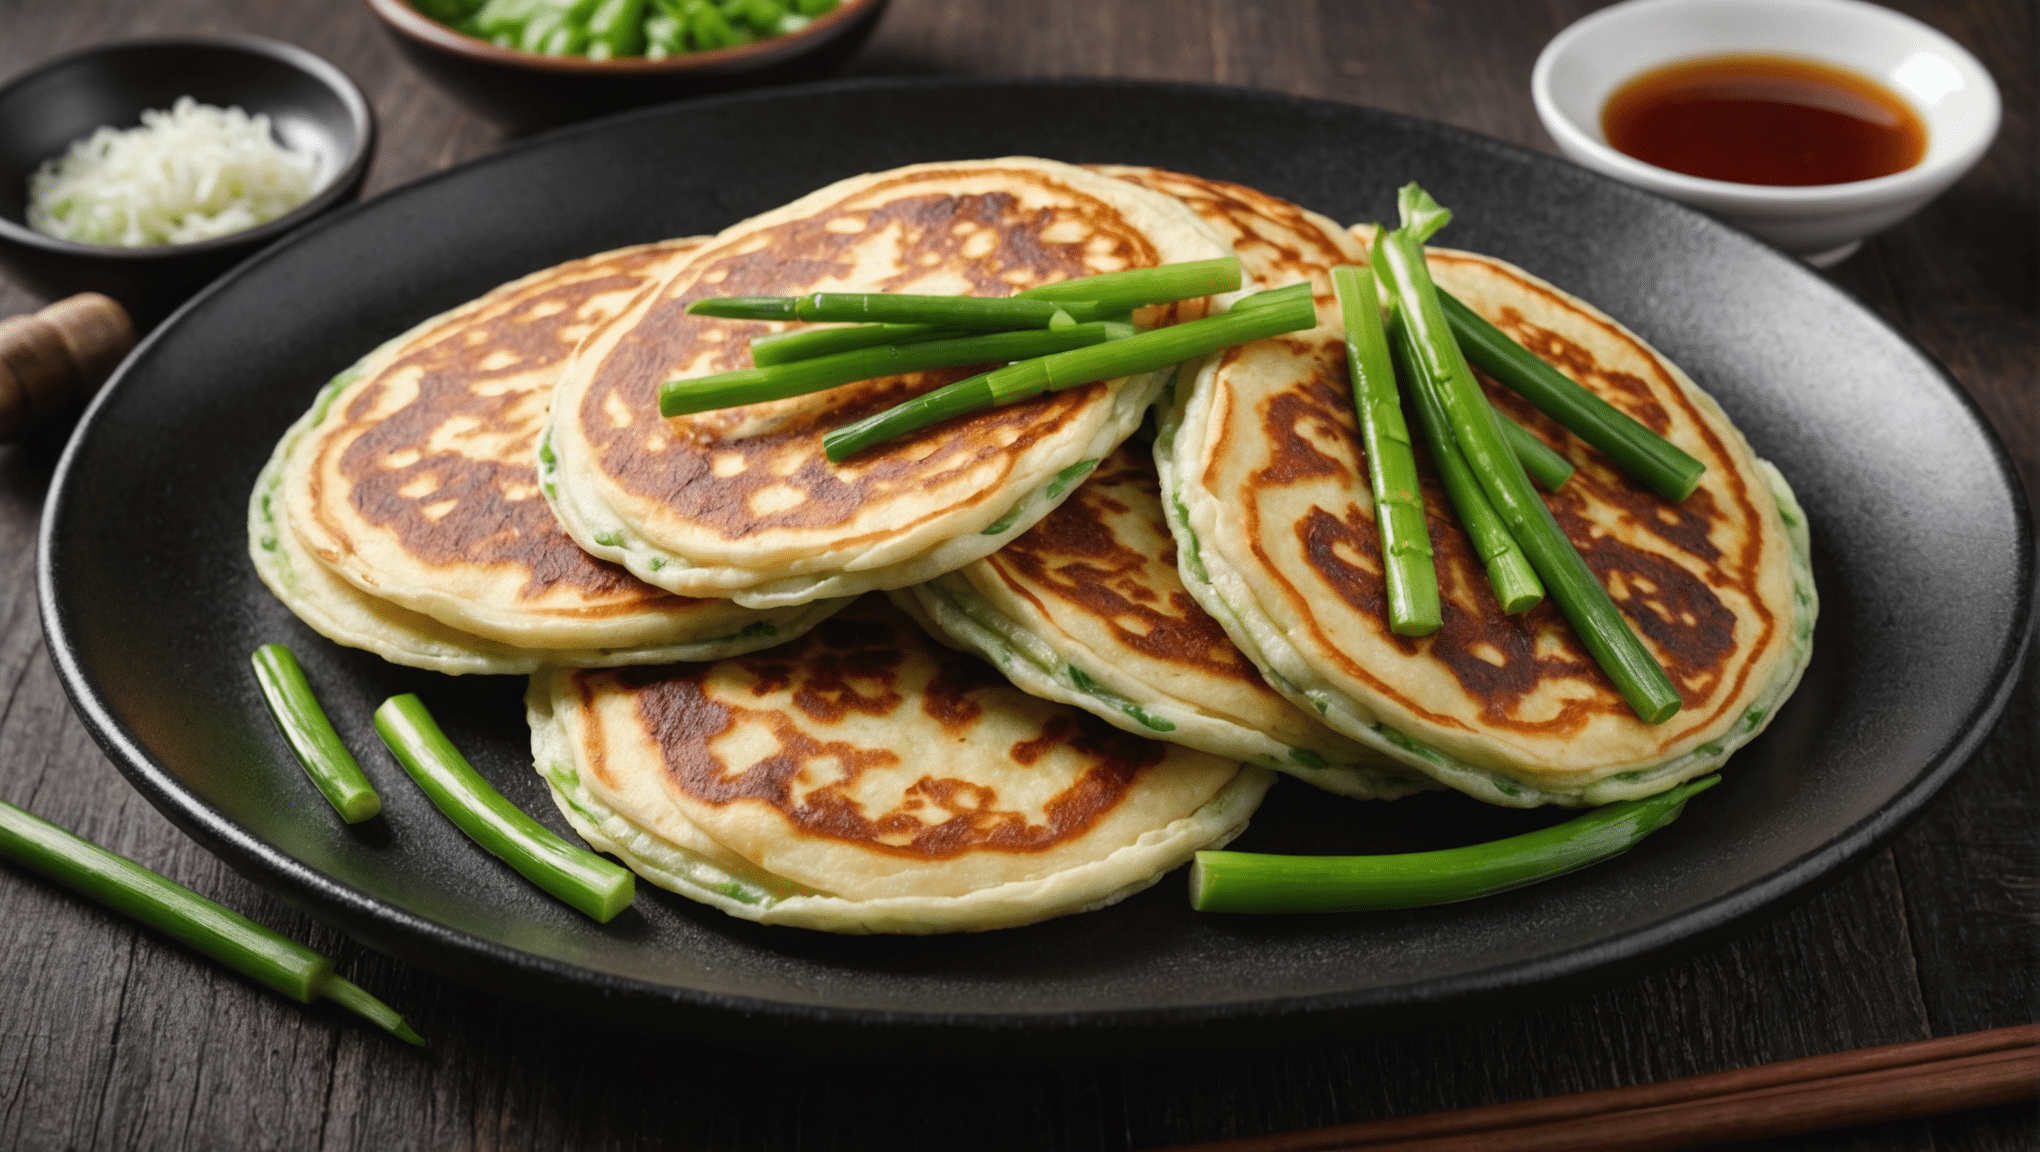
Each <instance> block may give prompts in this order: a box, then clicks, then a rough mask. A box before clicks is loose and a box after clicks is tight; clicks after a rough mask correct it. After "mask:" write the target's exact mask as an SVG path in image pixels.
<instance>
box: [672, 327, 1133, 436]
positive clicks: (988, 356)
mask: <svg viewBox="0 0 2040 1152" xmlns="http://www.w3.org/2000/svg"><path fill="white" fill-rule="evenodd" d="M1131 335H1133V325H1131V324H1119V323H1093V324H1075V325H1072V326H1070V327H1067V328H1040V329H1029V330H1023V331H1019V332H988V333H979V334H975V335H966V336H960V337H958V338H956V339H953V340H930V341H928V342H927V343H925V344H889V345H886V346H885V347H882V348H859V349H855V350H853V351H849V352H838V353H836V354H835V355H832V356H817V357H815V358H814V359H812V360H796V361H794V362H792V363H790V364H774V365H771V366H770V367H766V368H740V369H738V370H737V371H735V372H722V373H718V374H716V375H714V376H696V377H693V378H691V379H686V380H668V381H666V382H665V383H664V384H661V385H659V415H661V416H685V415H687V414H689V413H691V412H709V411H713V410H715V409H718V408H734V407H736V406H738V405H740V404H762V403H764V402H765V401H767V400H783V399H785V398H786V397H788V396H804V395H806V394H808V393H810V392H819V391H821V390H822V389H824V388H834V387H837V386H838V385H842V384H849V383H851V382H853V381H856V380H870V379H872V378H874V377H878V376H897V375H901V374H904V373H908V372H926V371H928V370H930V369H934V368H953V367H955V366H957V365H959V364H987V363H1004V362H1006V361H1009V360H1022V359H1025V358H1027V357H1030V356H1045V355H1047V354H1048V353H1050V352H1061V351H1065V350H1067V349H1071V348H1082V347H1084V346H1085V345H1087V344H1097V343H1101V342H1103V341H1106V340H1113V339H1118V338H1121V337H1125V336H1131Z"/></svg>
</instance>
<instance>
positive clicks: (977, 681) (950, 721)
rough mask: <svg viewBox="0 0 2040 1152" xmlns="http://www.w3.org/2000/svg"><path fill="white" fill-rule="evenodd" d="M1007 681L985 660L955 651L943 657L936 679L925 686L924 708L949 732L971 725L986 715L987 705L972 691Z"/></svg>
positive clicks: (925, 711) (923, 695) (922, 707)
mask: <svg viewBox="0 0 2040 1152" xmlns="http://www.w3.org/2000/svg"><path fill="white" fill-rule="evenodd" d="M1003 683H1005V679H1004V678H1003V677H1001V676H1000V675H999V674H998V673H996V672H994V671H992V669H991V668H990V667H988V666H987V665H986V664H985V662H984V661H982V660H978V659H974V658H972V657H969V656H965V655H963V654H961V653H952V654H950V655H947V656H944V657H943V658H942V665H941V667H940V668H938V669H937V670H936V672H935V676H934V678H933V679H931V680H929V681H928V686H927V687H926V688H924V689H922V696H921V711H922V713H923V714H924V715H926V716H927V717H928V718H929V719H931V720H933V721H935V722H936V723H937V724H940V725H942V727H943V728H944V729H946V730H948V731H951V732H955V731H958V730H961V729H964V728H968V727H970V726H971V725H973V724H975V723H977V722H978V720H979V718H981V717H982V716H984V714H985V708H984V705H982V704H980V703H978V702H977V701H976V700H973V699H971V693H973V692H976V691H978V690H979V689H981V688H989V687H992V686H994V685H997V684H1003Z"/></svg>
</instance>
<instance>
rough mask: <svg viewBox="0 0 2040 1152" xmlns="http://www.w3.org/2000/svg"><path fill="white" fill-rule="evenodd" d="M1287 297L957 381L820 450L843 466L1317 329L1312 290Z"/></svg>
mask: <svg viewBox="0 0 2040 1152" xmlns="http://www.w3.org/2000/svg"><path fill="white" fill-rule="evenodd" d="M1290 295H1291V298H1289V299H1287V302H1285V303H1281V304H1276V305H1273V306H1269V307H1250V308H1248V309H1245V310H1240V309H1239V308H1237V306H1236V307H1235V309H1234V310H1233V311H1231V312H1227V313H1225V314H1224V315H1221V316H1212V317H1207V318H1206V319H1203V320H1192V321H1189V322H1188V323H1184V324H1172V325H1170V326H1169V327H1167V328H1157V329H1155V330H1154V331H1152V332H1142V333H1140V334H1139V335H1137V336H1129V337H1127V338H1126V339H1124V340H1113V341H1110V342H1108V343H1104V344H1094V345H1091V346H1090V347H1087V348H1077V349H1074V350H1072V351H1069V352H1058V353H1056V354H1054V355H1052V356H1042V357H1038V358H1036V359H1033V360H1022V361H1020V362H1019V363H1017V364H1009V365H1007V366H1006V367H1004V368H999V369H995V370H994V371H991V372H987V373H985V374H983V375H981V376H973V377H971V378H970V379H968V380H959V381H957V382H956V383H954V384H951V385H948V386H947V387H944V388H937V389H936V390H935V391H933V392H928V393H924V394H922V395H920V396H916V397H915V398H913V399H912V400H908V401H907V402H905V403H904V404H899V405H896V406H894V407H892V408H888V409H886V410H885V411H883V412H880V413H877V414H876V415H873V416H869V417H866V418H865V419H863V420H859V421H857V422H856V423H854V424H846V425H844V426H843V427H841V428H836V429H832V430H831V431H829V432H828V433H826V434H825V435H824V436H823V437H822V447H823V450H824V451H825V452H827V454H828V457H829V459H830V460H832V461H836V462H839V463H840V462H841V461H844V460H847V459H849V458H850V457H852V456H855V455H856V454H858V453H859V452H862V451H864V450H865V449H867V448H871V447H873V446H875V445H878V444H882V443H885V442H886V441H888V440H892V439H895V438H897V437H900V436H904V435H906V434H908V433H910V432H915V431H918V430H920V429H922V428H925V427H927V426H929V425H931V424H936V423H939V422H941V421H943V420H947V419H950V418H951V417H954V416H960V415H963V414H965V413H968V412H974V411H977V410H979V409H983V408H990V407H995V406H998V405H1003V404H1012V403H1016V402H1018V401H1021V400H1028V399H1032V398H1033V397H1036V396H1039V395H1041V394H1042V393H1043V392H1048V391H1052V390H1057V389H1062V388H1073V387H1076V386H1077V385H1080V384H1090V383H1093V382H1095V381H1099V380H1111V379H1115V378H1117V377H1121V376H1134V375H1138V374H1140V373H1142V372H1153V371H1156V370H1157V369H1161V368H1167V367H1169V366H1170V365H1173V364H1180V363H1182V362H1183V361H1185V360H1193V359H1195V358H1197V357H1199V356H1205V355H1209V354H1210V353H1213V352H1216V351H1218V350H1219V349H1221V348H1230V347H1232V346H1233V345H1235V344H1245V343H1248V342H1250V341H1254V340H1263V339H1267V338H1268V337H1271V336H1279V335H1281V334H1283V333H1285V332H1296V331H1300V330H1302V329H1305V328H1310V327H1313V326H1315V325H1316V324H1317V309H1316V307H1315V306H1314V305H1313V304H1312V302H1311V298H1310V295H1309V293H1308V292H1307V291H1306V292H1305V294H1303V295H1302V296H1300V297H1297V296H1295V294H1294V293H1291V294H1290ZM1249 299H1251V297H1249Z"/></svg>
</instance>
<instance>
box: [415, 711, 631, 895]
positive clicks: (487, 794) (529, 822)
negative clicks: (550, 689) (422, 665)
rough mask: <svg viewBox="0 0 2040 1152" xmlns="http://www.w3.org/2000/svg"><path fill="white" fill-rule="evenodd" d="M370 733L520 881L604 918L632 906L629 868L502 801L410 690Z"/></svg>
mask: <svg viewBox="0 0 2040 1152" xmlns="http://www.w3.org/2000/svg"><path fill="white" fill-rule="evenodd" d="M375 730H376V732H377V733H379V734H380V735H381V736H382V738H383V743H385V744H387V745H389V748H390V752H391V754H393V755H394V756H396V758H397V763H399V764H402V765H403V766H404V771H406V772H408V773H410V775H411V779H413V780H415V781H417V782H418V787H419V788H420V789H421V790H422V791H423V792H424V793H425V795H426V796H428V797H430V798H431V800H432V803H433V804H434V805H435V806H437V807H438V809H439V810H440V811H441V812H443V813H445V814H446V818H447V819H449V820H451V821H453V823H454V825H455V826H456V827H458V828H459V829H460V830H461V831H462V832H465V833H467V836H468V838H469V839H471V840H473V841H474V842H475V843H477V844H480V845H481V846H482V847H483V848H485V849H487V850H488V851H489V852H490V853H492V854H493V855H495V856H497V857H499V858H500V859H502V861H503V862H504V863H506V864H508V865H510V867H512V868H514V869H516V870H517V872H518V873H519V874H520V875H522V876H523V877H524V878H525V879H527V880H529V881H531V882H532V883H533V884H536V885H538V886H539V887H540V888H543V889H545V890H546V891H547V892H550V893H552V894H553V895H554V896H557V897H559V898H560V899H561V900H564V901H565V902H567V903H568V904H571V905H573V906H574V907H575V908H578V909H580V910H581V911H583V912H585V913H587V914H588V915H590V916H593V917H594V918H595V919H597V920H599V921H602V922H603V923H608V922H609V921H610V920H611V919H614V918H615V916H616V914H617V913H619V912H621V911H623V910H624V909H625V908H628V907H630V902H631V899H632V898H633V897H634V896H635V895H636V894H637V881H636V878H635V877H634V876H633V875H632V874H631V872H630V870H629V869H627V868H624V867H622V866H620V865H618V864H614V863H612V862H610V861H608V860H605V859H603V858H602V857H600V856H597V855H596V854H595V853H593V852H590V851H588V850H587V849H586V848H577V847H575V846H574V845H572V844H569V843H567V842H566V841H565V840H562V839H560V838H559V837H558V836H556V835H554V834H553V832H552V830H551V829H549V828H547V827H546V826H545V825H543V824H540V823H539V822H538V821H536V820H534V819H532V818H531V817H530V816H529V815H528V814H526V813H525V812H524V811H523V810H522V809H520V808H518V807H517V806H516V805H514V804H512V803H510V801H508V800H506V799H504V798H503V794H502V793H501V792H498V791H496V790H495V789H494V788H493V787H490V785H489V782H488V781H487V780H484V779H482V775H481V773H479V772H477V771H475V770H474V767H473V766H472V765H470V764H469V763H468V762H467V758H466V757H464V756H462V755H461V754H460V750H459V749H458V748H455V747H454V746H453V742H452V741H451V740H448V739H447V738H446V734H445V733H444V732H442V731H440V730H439V725H438V723H437V722H435V721H434V720H433V719H432V714H431V713H430V712H428V711H426V710H425V705H424V704H423V703H422V702H421V701H420V700H419V699H418V697H416V696H415V695H412V694H410V693H408V692H407V693H405V694H404V695H402V696H392V697H390V698H389V699H388V700H385V701H383V703H382V707H380V708H377V709H376V710H375Z"/></svg>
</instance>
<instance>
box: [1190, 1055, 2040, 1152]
mask: <svg viewBox="0 0 2040 1152" xmlns="http://www.w3.org/2000/svg"><path fill="white" fill-rule="evenodd" d="M2035 1096H2040V1025H2032V1024H2027V1025H2018V1026H2015V1027H2011V1028H1995V1029H1991V1030H1990V1031H1987V1032H1970V1033H1966V1034H1964V1035H1960V1036H1944V1037H1940V1038H1938V1039H1934V1040H1918V1041H1913V1042H1911V1043H1906V1044H1890V1045H1886V1046H1884V1047H1881V1048H1863V1049H1859V1050H1857V1051H1854V1052H1837V1053H1834V1054H1832V1055H1827V1056H1812V1057H1808V1058H1806V1059H1803V1060H1786V1061H1783V1062H1781V1063H1777V1064H1761V1065H1758V1066H1756V1067H1753V1068H1739V1069H1735V1070H1733V1071H1729V1072H1714V1073H1709V1074H1707V1075H1704V1076H1688V1077H1685V1078H1683V1079H1679V1080H1661V1081H1658V1082H1655V1083H1651V1084H1636V1085H1632V1086H1630V1087H1627V1088H1610V1089H1605V1090H1602V1091H1598V1092H1579V1093H1575V1094H1573V1095H1569V1096H1551V1097H1546V1098H1544V1099H1541V1100H1521V1101H1516V1102H1513V1103H1509V1104H1494V1105H1489V1106H1487V1107H1482V1108H1463V1109H1460V1110H1458V1111H1455V1112H1433V1113H1429V1114H1426V1115H1422V1116H1405V1117H1401V1118H1399V1119H1394V1120H1378V1121H1372V1122H1368V1123H1361V1124H1341V1125H1336V1126H1334V1127H1329V1128H1318V1129H1313V1130H1311V1131H1308V1132H1289V1133H1283V1134H1280V1135H1275V1136H1258V1137H1250V1138H1246V1139H1240V1140H1224V1141H1219V1142H1217V1143H1211V1144H1198V1145H1186V1146H1183V1147H1181V1148H1179V1149H1176V1150H1175V1152H1347V1150H1364V1152H1546V1150H1550V1152H1558V1150H1561V1149H1563V1150H1564V1152H1627V1150H1632V1149H1634V1150H1639V1152H1640V1150H1645V1149H1649V1150H1652V1152H1655V1150H1657V1149H1671V1148H1692V1147H1697V1146H1700V1145H1705V1144H1722V1143H1729V1142H1733V1141H1739V1140H1756V1139H1761V1138H1764V1137H1771V1136H1790V1135H1794V1134H1796V1133H1802V1132H1817V1131H1821V1130H1823V1129H1828V1128H1845V1127H1849V1126H1852V1125H1856V1124H1871V1123H1876V1122H1879V1121H1885V1120H1909V1119H1917V1118H1919V1117H1922V1116H1935V1115H1939V1114H1941V1113H1944V1112H1956V1111H1961V1110H1962V1109H1965V1108H1982V1107H1986V1106H1989V1105H1992V1104H2009V1103H2013V1102H2016V1101H2019V1100H2030V1099H2033V1098H2034V1097H2035Z"/></svg>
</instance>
